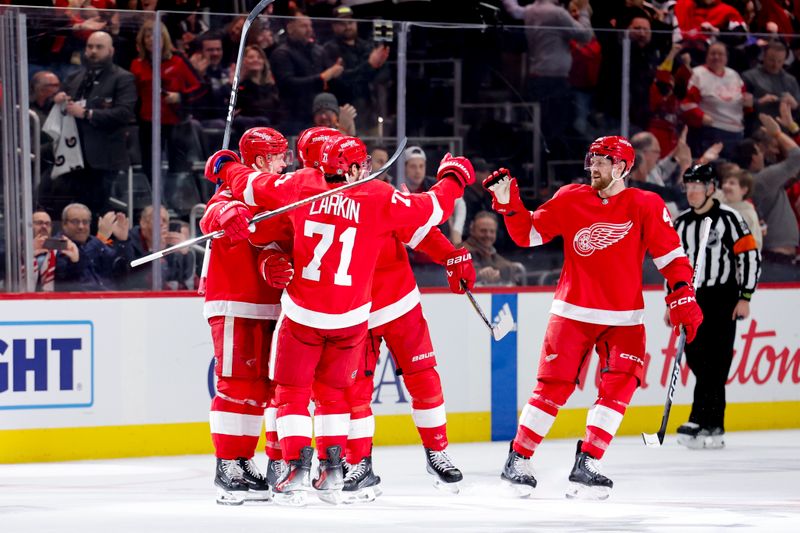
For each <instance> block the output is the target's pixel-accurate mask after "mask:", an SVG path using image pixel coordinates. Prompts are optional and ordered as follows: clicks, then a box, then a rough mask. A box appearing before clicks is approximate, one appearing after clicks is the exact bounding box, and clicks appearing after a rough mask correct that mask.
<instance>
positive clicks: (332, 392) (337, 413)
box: [314, 382, 350, 459]
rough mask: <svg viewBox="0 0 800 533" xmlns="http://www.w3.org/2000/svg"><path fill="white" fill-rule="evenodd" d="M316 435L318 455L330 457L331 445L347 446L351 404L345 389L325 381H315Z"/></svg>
mask: <svg viewBox="0 0 800 533" xmlns="http://www.w3.org/2000/svg"><path fill="white" fill-rule="evenodd" d="M314 403H315V405H316V408H315V410H314V435H315V437H316V439H317V456H318V457H319V458H320V459H327V458H328V447H329V446H340V447H341V448H342V450H345V449H346V448H347V434H348V432H349V430H350V405H349V404H348V403H347V399H346V398H345V389H337V388H334V387H331V386H329V385H325V384H324V383H320V382H315V383H314Z"/></svg>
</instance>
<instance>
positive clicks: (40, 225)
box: [32, 209, 79, 292]
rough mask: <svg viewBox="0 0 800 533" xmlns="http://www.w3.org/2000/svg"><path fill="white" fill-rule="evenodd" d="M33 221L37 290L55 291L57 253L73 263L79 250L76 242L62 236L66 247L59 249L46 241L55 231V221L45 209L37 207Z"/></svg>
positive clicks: (75, 261) (76, 260)
mask: <svg viewBox="0 0 800 533" xmlns="http://www.w3.org/2000/svg"><path fill="white" fill-rule="evenodd" d="M32 222H33V268H34V271H35V272H36V290H37V291H43V292H53V290H54V289H55V274H56V254H63V255H64V256H66V257H67V259H69V260H70V261H72V262H73V263H77V262H78V257H79V252H78V247H77V246H75V243H74V242H72V241H71V240H69V239H68V238H67V237H62V240H63V242H64V243H65V247H64V248H62V249H60V250H58V249H53V248H52V247H51V246H48V245H47V244H46V243H45V242H46V241H47V240H48V239H50V236H51V234H52V232H53V221H52V220H51V219H50V215H48V214H47V212H46V211H45V210H43V209H37V210H36V211H34V212H33V215H32Z"/></svg>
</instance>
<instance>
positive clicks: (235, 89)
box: [197, 0, 275, 296]
mask: <svg viewBox="0 0 800 533" xmlns="http://www.w3.org/2000/svg"><path fill="white" fill-rule="evenodd" d="M274 1H275V0H261V1H260V2H259V3H258V4H256V7H254V8H253V10H252V11H251V12H250V14H249V15H247V20H245V21H244V24H243V25H242V35H241V37H240V38H239V51H238V53H237V54H236V66H235V67H234V69H233V79H232V80H231V97H230V101H229V102H228V116H227V117H226V118H225V133H224V134H223V135H222V149H223V150H227V149H228V145H230V143H231V128H232V127H233V111H234V108H235V107H236V96H237V94H238V93H239V73H240V71H241V70H242V58H244V49H245V47H246V46H247V32H249V31H250V25H251V24H253V21H254V20H255V19H256V17H258V16H259V15H260V14H261V13H262V12H263V11H264V10H265V9H266V8H267V6H269V5H270V4H271V3H273V2H274ZM219 187H220V182H219V180H218V181H217V187H216V188H215V189H214V192H217V191H218V190H219ZM210 260H211V241H206V251H205V253H204V254H203V266H202V268H201V269H200V283H199V284H198V286H197V293H198V294H200V295H201V296H202V295H204V294H205V293H206V278H207V277H208V265H209V262H210Z"/></svg>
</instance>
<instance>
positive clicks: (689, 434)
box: [678, 422, 703, 450]
mask: <svg viewBox="0 0 800 533" xmlns="http://www.w3.org/2000/svg"><path fill="white" fill-rule="evenodd" d="M699 432H700V425H699V424H695V423H694V422H686V423H685V424H681V425H680V426H679V427H678V444H680V445H681V446H686V447H687V448H689V449H693V450H696V449H699V448H702V447H703V446H702V445H701V444H700V445H698V441H697V434H698V433H699Z"/></svg>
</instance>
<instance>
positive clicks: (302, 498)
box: [272, 446, 314, 507]
mask: <svg viewBox="0 0 800 533" xmlns="http://www.w3.org/2000/svg"><path fill="white" fill-rule="evenodd" d="M313 459H314V448H312V447H311V446H304V447H303V449H301V450H300V457H299V458H298V459H293V460H291V461H289V463H288V466H287V468H286V470H285V471H284V473H283V475H282V476H281V478H280V479H278V482H277V483H276V484H275V486H274V487H273V488H272V490H273V493H274V495H275V496H274V497H275V503H277V504H280V505H290V506H293V507H299V506H302V505H305V504H306V502H307V499H308V491H310V490H311V461H312V460H313Z"/></svg>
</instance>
